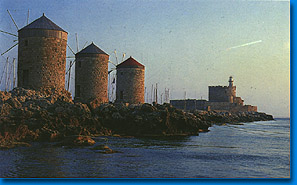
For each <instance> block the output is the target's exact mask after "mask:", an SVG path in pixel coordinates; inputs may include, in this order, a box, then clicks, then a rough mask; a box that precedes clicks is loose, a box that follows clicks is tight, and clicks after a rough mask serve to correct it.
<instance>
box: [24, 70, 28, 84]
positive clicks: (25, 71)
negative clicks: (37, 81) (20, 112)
mask: <svg viewBox="0 0 297 185" xmlns="http://www.w3.org/2000/svg"><path fill="white" fill-rule="evenodd" d="M28 81H29V70H23V86H24V87H27V86H28V85H29V83H28Z"/></svg>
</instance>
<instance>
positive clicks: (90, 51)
mask: <svg viewBox="0 0 297 185" xmlns="http://www.w3.org/2000/svg"><path fill="white" fill-rule="evenodd" d="M79 54H104V55H108V54H107V53H105V52H104V51H103V50H102V49H100V48H99V47H98V46H96V45H95V44H94V43H93V42H92V44H90V45H88V46H87V47H86V48H84V49H83V50H81V51H80V52H78V53H77V55H79Z"/></svg>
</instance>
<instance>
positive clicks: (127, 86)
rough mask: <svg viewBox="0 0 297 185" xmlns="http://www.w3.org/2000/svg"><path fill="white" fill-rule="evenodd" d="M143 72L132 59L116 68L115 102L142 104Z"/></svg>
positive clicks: (143, 68)
mask: <svg viewBox="0 0 297 185" xmlns="http://www.w3.org/2000/svg"><path fill="white" fill-rule="evenodd" d="M144 71H145V67H144V66H143V65H142V64H140V63H138V62H137V61H136V60H135V59H133V58H132V57H130V58H129V59H127V60H126V61H124V62H123V63H121V64H119V65H118V66H117V80H116V102H123V103H129V104H142V103H144V89H145V88H144Z"/></svg>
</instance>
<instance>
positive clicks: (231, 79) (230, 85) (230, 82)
mask: <svg viewBox="0 0 297 185" xmlns="http://www.w3.org/2000/svg"><path fill="white" fill-rule="evenodd" d="M233 81H234V80H233V77H232V76H230V77H229V87H233Z"/></svg>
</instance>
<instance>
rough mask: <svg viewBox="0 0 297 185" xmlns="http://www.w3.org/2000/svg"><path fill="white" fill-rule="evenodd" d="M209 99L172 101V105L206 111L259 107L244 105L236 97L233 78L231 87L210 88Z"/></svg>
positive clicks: (247, 109)
mask: <svg viewBox="0 0 297 185" xmlns="http://www.w3.org/2000/svg"><path fill="white" fill-rule="evenodd" d="M208 99H209V101H206V100H196V99H187V100H170V104H172V105H173V106H174V107H176V108H179V109H183V110H206V111H211V110H215V111H230V112H238V111H242V112H244V111H254V112H257V106H252V105H244V103H243V102H244V100H242V99H241V97H237V96H236V86H234V85H233V78H232V76H230V78H229V86H209V87H208Z"/></svg>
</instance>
